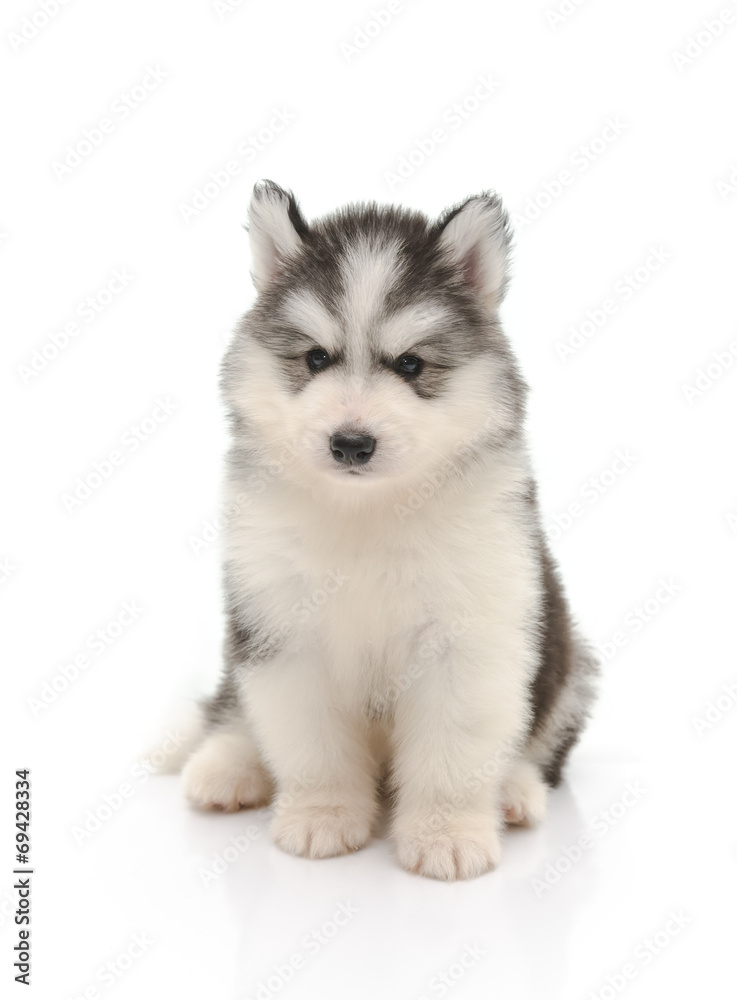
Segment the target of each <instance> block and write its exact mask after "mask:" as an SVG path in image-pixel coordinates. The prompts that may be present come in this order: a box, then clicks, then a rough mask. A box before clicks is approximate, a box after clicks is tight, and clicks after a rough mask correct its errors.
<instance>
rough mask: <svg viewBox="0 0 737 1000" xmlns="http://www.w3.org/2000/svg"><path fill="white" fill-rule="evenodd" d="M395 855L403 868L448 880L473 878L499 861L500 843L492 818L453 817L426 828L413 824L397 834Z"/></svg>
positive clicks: (417, 873)
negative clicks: (439, 826) (469, 819)
mask: <svg viewBox="0 0 737 1000" xmlns="http://www.w3.org/2000/svg"><path fill="white" fill-rule="evenodd" d="M397 856H398V857H399V861H400V864H401V865H402V867H404V868H406V869H407V871H410V872H413V873H414V874H416V875H424V876H425V877H426V878H437V879H443V880H445V881H448V882H451V881H454V880H455V879H469V878H477V877H478V876H479V875H483V874H484V873H485V872H488V871H491V870H492V869H493V868H496V866H497V865H498V864H499V859H500V857H501V843H500V841H499V836H498V834H497V832H496V829H495V828H494V823H493V820H491V819H488V821H487V822H486V823H484V822H478V821H472V822H469V823H468V824H464V823H463V822H462V821H461V822H459V821H456V822H453V823H449V824H447V825H444V826H443V828H442V829H440V830H437V831H433V832H430V831H428V827H427V824H417V825H415V828H414V829H412V828H411V827H410V828H409V829H406V830H405V832H403V833H398V834H397Z"/></svg>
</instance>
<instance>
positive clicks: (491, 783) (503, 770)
mask: <svg viewBox="0 0 737 1000" xmlns="http://www.w3.org/2000/svg"><path fill="white" fill-rule="evenodd" d="M498 681H499V678H498V677H497V678H496V681H495V680H494V677H493V671H492V670H486V671H484V667H483V666H481V667H480V666H479V664H478V662H475V663H474V662H472V660H471V659H470V658H469V657H468V656H467V655H465V656H464V655H463V653H460V652H458V651H454V652H453V653H452V654H448V655H447V656H445V657H443V659H442V662H434V663H432V664H431V665H430V666H429V667H428V668H427V669H424V670H423V671H422V672H421V673H420V676H419V677H418V678H417V679H416V680H415V681H414V682H413V684H412V685H410V687H409V688H408V689H407V690H406V691H405V692H404V694H403V697H402V698H401V699H400V700H399V701H398V703H397V706H396V713H395V730H394V740H395V746H394V769H393V779H394V785H395V790H396V810H395V817H394V823H393V834H394V838H395V841H396V845H397V853H398V856H399V860H400V863H401V864H402V865H403V866H404V867H405V868H407V869H408V870H409V871H412V872H416V873H418V874H420V875H426V876H428V877H430V878H438V879H457V878H474V877H476V876H477V875H482V874H483V873H484V872H486V871H489V870H490V869H492V868H494V867H495V866H496V865H497V864H498V862H499V858H500V854H501V843H500V830H501V828H502V825H503V808H502V798H501V792H502V786H503V782H504V779H505V777H506V775H507V774H508V772H509V768H510V766H511V764H512V763H513V761H514V760H515V759H516V756H517V754H518V751H519V744H520V742H521V739H522V736H523V734H524V731H525V726H526V719H527V715H526V709H525V696H524V685H523V684H518V683H517V682H512V683H508V684H506V685H501V686H500V685H499V683H498ZM490 682H491V683H490Z"/></svg>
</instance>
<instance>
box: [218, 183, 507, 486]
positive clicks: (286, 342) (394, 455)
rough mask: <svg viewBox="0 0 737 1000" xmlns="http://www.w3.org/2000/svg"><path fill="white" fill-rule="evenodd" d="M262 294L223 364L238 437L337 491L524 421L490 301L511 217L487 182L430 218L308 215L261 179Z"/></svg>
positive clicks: (443, 456)
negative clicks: (486, 189) (311, 218)
mask: <svg viewBox="0 0 737 1000" xmlns="http://www.w3.org/2000/svg"><path fill="white" fill-rule="evenodd" d="M248 228H249V231H250V236H251V248H252V258H253V270H252V274H253V279H254V282H255V284H256V287H257V290H258V298H257V301H256V304H255V306H254V307H253V309H252V310H251V311H250V312H249V313H248V314H247V315H246V317H245V318H244V320H243V323H242V324H241V326H240V328H239V330H238V333H237V336H236V337H235V339H234V341H233V344H232V345H231V348H230V350H229V352H228V355H227V357H226V360H225V364H224V369H223V386H224V391H225V396H226V399H227V401H228V403H229V404H230V406H231V408H232V410H233V412H234V414H235V416H236V421H237V426H238V427H239V428H240V431H239V433H240V434H241V435H242V443H243V445H244V447H248V448H249V449H250V450H251V451H252V452H253V453H255V455H256V456H257V457H258V460H259V461H261V462H262V463H265V464H268V463H270V462H271V463H275V462H276V463H279V465H280V466H282V467H283V468H284V472H285V474H286V475H288V476H289V477H290V478H293V479H294V478H296V479H298V480H300V481H301V482H302V483H303V484H305V485H309V486H314V487H316V488H320V487H325V486H327V488H328V489H329V490H331V491H332V493H333V494H336V493H340V491H348V494H349V495H355V494H362V495H369V496H370V495H376V491H381V490H385V489H387V488H388V487H389V488H391V487H392V486H397V485H400V484H401V485H405V486H406V485H407V484H409V483H410V482H413V481H420V480H422V479H423V478H427V477H431V476H432V475H433V474H434V473H437V470H438V469H440V468H444V469H447V467H448V463H450V465H451V466H453V464H454V463H455V465H456V466H457V467H458V468H461V467H462V465H463V463H464V462H467V461H469V460H472V459H473V456H474V454H475V453H478V452H480V451H481V450H483V449H484V448H488V446H489V445H490V444H492V445H493V444H494V443H495V442H497V443H498V442H499V441H501V440H503V439H505V438H506V437H507V436H508V435H509V434H510V433H513V432H514V430H516V429H517V427H518V426H519V423H520V420H521V415H522V407H523V397H524V385H523V383H522V382H521V380H520V379H519V376H518V374H517V370H516V366H515V363H514V359H513V358H512V356H511V353H510V350H509V347H508V344H507V341H506V338H505V337H504V335H503V334H502V332H501V329H500V327H499V324H498V321H497V310H498V307H499V304H500V302H501V300H502V297H503V295H504V291H505V288H506V284H507V267H508V256H509V242H510V239H509V225H508V218H507V215H506V212H505V211H504V209H503V207H502V205H501V202H500V200H499V199H498V197H497V196H495V195H486V194H484V195H479V196H478V197H474V198H470V199H468V200H467V201H466V202H464V203H463V204H462V205H460V206H458V207H456V208H453V209H450V210H449V211H447V212H445V213H444V214H443V215H442V216H441V218H440V219H439V220H437V221H436V222H432V221H430V220H429V219H427V218H425V217H424V216H423V215H421V214H419V213H417V212H412V211H408V210H404V209H398V208H393V207H379V206H376V205H374V204H370V205H354V206H349V207H347V208H345V209H343V210H341V211H339V212H337V213H335V214H334V215H331V216H328V217H327V218H325V219H322V220H319V221H317V222H316V223H312V224H308V223H307V222H306V221H305V219H304V217H303V216H302V214H301V212H300V209H299V207H298V205H297V202H296V201H295V199H294V196H293V195H292V194H291V193H290V192H287V191H284V190H282V189H281V188H280V187H278V186H277V185H275V184H273V183H272V182H270V181H266V182H263V183H261V184H259V185H257V186H256V188H255V190H254V194H253V200H252V202H251V206H250V211H249V226H248Z"/></svg>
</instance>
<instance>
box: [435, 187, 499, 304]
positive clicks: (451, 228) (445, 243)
mask: <svg viewBox="0 0 737 1000" xmlns="http://www.w3.org/2000/svg"><path fill="white" fill-rule="evenodd" d="M438 227H439V229H440V246H441V247H443V248H444V249H445V250H446V252H447V253H448V255H449V256H450V258H451V259H452V261H453V262H454V263H455V264H456V265H457V266H458V267H460V269H461V271H462V273H463V276H464V278H465V279H466V281H467V282H468V284H469V285H470V286H471V287H472V288H473V290H474V291H475V292H476V293H477V294H478V295H479V296H480V297H481V299H482V300H483V301H484V303H485V304H486V305H487V306H488V308H489V309H490V310H491V311H492V312H493V311H495V310H496V309H497V308H498V306H499V304H500V302H501V301H502V299H503V298H504V293H505V291H506V289H507V281H508V278H509V275H508V264H509V251H510V247H511V243H512V235H511V231H510V225H509V216H508V215H507V212H506V210H505V208H504V206H503V205H502V202H501V198H500V197H499V196H498V195H496V194H481V195H478V196H476V197H474V198H469V199H468V200H467V201H464V202H463V204H462V205H459V206H458V207H457V208H451V209H450V210H449V211H448V212H446V213H445V215H443V216H442V217H441V218H440V220H439V222H438Z"/></svg>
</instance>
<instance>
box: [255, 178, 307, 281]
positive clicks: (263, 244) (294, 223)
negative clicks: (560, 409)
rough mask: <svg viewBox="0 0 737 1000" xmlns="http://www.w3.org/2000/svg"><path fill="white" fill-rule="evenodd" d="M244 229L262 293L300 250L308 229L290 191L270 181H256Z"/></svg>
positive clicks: (256, 278)
mask: <svg viewBox="0 0 737 1000" xmlns="http://www.w3.org/2000/svg"><path fill="white" fill-rule="evenodd" d="M247 229H248V232H249V234H250V237H251V255H252V257H253V271H252V272H251V274H252V277H253V281H254V284H255V285H256V288H257V289H258V290H259V291H261V290H262V289H263V288H265V287H266V286H267V285H268V283H269V282H270V281H271V280H272V278H273V277H274V276H275V275H276V274H277V273H278V272H279V270H280V268H281V267H282V265H283V264H284V262H285V261H286V260H287V258H289V257H290V256H291V255H292V254H294V253H295V252H296V251H297V250H298V249H299V247H300V245H301V242H302V237H303V236H304V235H305V234H306V233H307V231H308V226H307V223H306V222H305V220H304V218H303V217H302V213H301V212H300V210H299V207H298V205H297V201H296V199H295V197H294V195H293V194H292V192H291V191H284V190H283V189H282V188H280V187H279V185H278V184H274V182H273V181H259V182H258V184H257V185H256V186H255V187H254V189H253V196H252V197H251V204H250V207H249V209H248V226H247Z"/></svg>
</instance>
